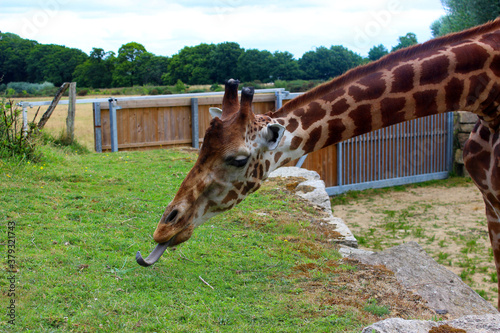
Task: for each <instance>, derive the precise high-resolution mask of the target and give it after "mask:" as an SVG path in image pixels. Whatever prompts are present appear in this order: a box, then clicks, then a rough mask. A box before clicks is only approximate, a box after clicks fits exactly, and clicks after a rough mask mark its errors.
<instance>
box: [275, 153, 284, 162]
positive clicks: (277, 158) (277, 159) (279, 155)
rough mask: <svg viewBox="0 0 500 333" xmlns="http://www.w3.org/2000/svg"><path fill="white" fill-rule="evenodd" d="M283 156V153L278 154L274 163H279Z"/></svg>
mask: <svg viewBox="0 0 500 333" xmlns="http://www.w3.org/2000/svg"><path fill="white" fill-rule="evenodd" d="M281 156H283V153H282V152H278V153H276V155H274V163H278V161H279V160H280V158H281Z"/></svg>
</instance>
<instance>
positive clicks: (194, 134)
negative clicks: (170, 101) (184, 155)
mask: <svg viewBox="0 0 500 333" xmlns="http://www.w3.org/2000/svg"><path fill="white" fill-rule="evenodd" d="M191 139H192V143H191V146H192V147H193V148H196V149H198V148H199V146H200V129H199V124H198V98H191Z"/></svg>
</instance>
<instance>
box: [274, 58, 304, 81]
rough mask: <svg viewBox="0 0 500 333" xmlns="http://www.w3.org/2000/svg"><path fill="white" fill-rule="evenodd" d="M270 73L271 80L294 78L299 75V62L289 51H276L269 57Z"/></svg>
mask: <svg viewBox="0 0 500 333" xmlns="http://www.w3.org/2000/svg"><path fill="white" fill-rule="evenodd" d="M270 74H271V77H272V79H273V80H295V79H297V78H299V77H300V76H301V71H300V68H299V62H298V61H297V60H295V59H294V58H293V54H291V53H290V52H287V51H285V52H279V51H276V52H274V53H273V57H272V59H271V73H270Z"/></svg>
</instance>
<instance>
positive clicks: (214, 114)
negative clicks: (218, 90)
mask: <svg viewBox="0 0 500 333" xmlns="http://www.w3.org/2000/svg"><path fill="white" fill-rule="evenodd" d="M208 112H210V115H211V116H212V118H221V117H222V110H221V109H219V108H216V107H212V108H209V109H208Z"/></svg>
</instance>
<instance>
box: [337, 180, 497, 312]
mask: <svg viewBox="0 0 500 333" xmlns="http://www.w3.org/2000/svg"><path fill="white" fill-rule="evenodd" d="M333 211H334V216H337V217H340V218H342V219H344V221H346V223H347V225H348V226H349V228H350V229H351V231H352V232H353V234H354V236H355V237H356V238H358V239H359V240H360V248H364V249H370V250H381V249H385V248H388V247H392V246H394V245H397V244H401V243H404V242H408V241H416V242H418V243H419V244H420V245H421V246H422V247H423V248H424V249H425V250H426V252H427V253H429V254H430V255H431V256H432V257H433V258H434V259H435V260H437V261H438V262H439V263H441V264H443V265H444V266H446V267H447V268H448V269H450V270H451V271H453V272H454V273H456V274H457V275H459V276H461V277H462V279H463V280H464V281H465V282H466V283H467V284H469V285H470V286H471V287H472V288H473V289H474V290H476V291H480V293H484V294H483V295H482V296H483V297H485V298H486V299H487V300H489V301H490V302H491V303H492V304H494V305H496V298H497V284H496V282H493V281H492V275H494V261H493V256H492V252H491V248H490V243H489V238H488V231H487V223H486V218H485V215H484V204H483V201H482V197H481V194H480V192H479V190H478V189H477V188H476V187H475V186H474V185H473V184H465V185H463V184H462V185H461V186H453V187H449V188H448V187H443V186H439V187H435V186H426V187H415V188H409V189H406V190H404V191H381V192H380V193H379V192H377V191H374V192H373V193H371V194H369V195H361V196H360V197H358V198H354V199H349V200H348V203H347V204H339V205H334V206H333Z"/></svg>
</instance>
